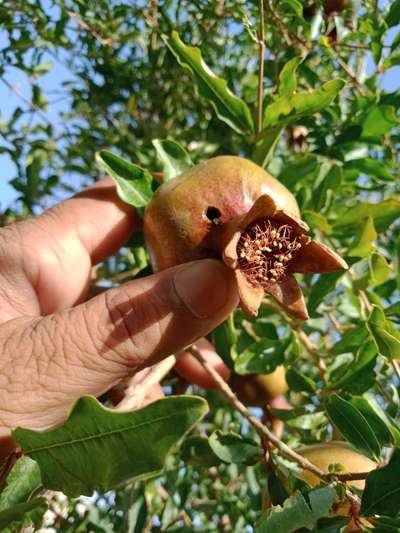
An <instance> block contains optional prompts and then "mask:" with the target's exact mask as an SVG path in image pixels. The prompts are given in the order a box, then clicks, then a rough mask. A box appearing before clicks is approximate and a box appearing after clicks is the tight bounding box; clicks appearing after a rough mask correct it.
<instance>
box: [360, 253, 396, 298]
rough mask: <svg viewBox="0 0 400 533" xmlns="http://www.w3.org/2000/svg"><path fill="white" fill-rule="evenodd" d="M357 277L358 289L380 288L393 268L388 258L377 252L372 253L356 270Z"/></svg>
mask: <svg viewBox="0 0 400 533" xmlns="http://www.w3.org/2000/svg"><path fill="white" fill-rule="evenodd" d="M355 270H356V271H358V272H357V274H358V275H357V277H356V278H355V279H354V286H355V287H356V289H366V288H367V287H378V286H379V285H382V283H385V281H386V280H387V279H388V277H389V276H390V274H391V273H392V267H391V266H390V265H389V263H388V262H387V260H386V258H385V257H384V256H383V255H382V254H379V253H377V252H374V253H372V254H371V255H370V256H369V257H368V258H367V259H366V260H365V261H364V262H363V263H360V264H359V265H358V267H356V268H355Z"/></svg>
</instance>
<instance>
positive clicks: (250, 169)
mask: <svg viewBox="0 0 400 533" xmlns="http://www.w3.org/2000/svg"><path fill="white" fill-rule="evenodd" d="M263 194H268V195H270V196H271V197H272V198H273V199H274V201H275V202H276V204H277V205H279V206H281V207H282V208H283V207H285V209H286V210H288V211H289V212H290V213H292V214H293V215H294V216H296V217H299V216H300V212H299V207H298V205H297V202H296V199H295V197H294V196H293V195H292V193H291V192H290V191H288V189H286V187H284V186H283V185H282V184H281V183H279V181H277V180H276V179H275V178H273V177H272V176H271V175H270V174H268V173H267V172H266V171H265V170H264V169H262V168H261V167H259V166H258V165H256V164H255V163H252V162H251V161H249V160H247V159H243V158H241V157H236V156H219V157H215V158H212V159H209V160H208V161H205V162H204V163H200V164H199V165H197V166H195V167H193V168H191V169H190V170H188V171H186V172H184V173H183V174H181V175H180V176H178V177H176V178H175V179H173V180H171V181H169V182H167V183H164V184H163V185H161V186H160V187H159V188H158V189H157V191H156V192H155V194H154V196H153V198H152V200H151V202H150V203H149V205H148V206H147V208H146V211H145V215H144V226H143V229H144V235H145V239H146V244H147V246H148V249H149V253H150V257H151V261H152V265H153V268H154V269H155V270H157V271H159V270H163V269H165V268H169V267H171V266H174V265H178V264H180V263H186V262H188V261H193V260H195V259H202V258H207V257H218V256H220V250H217V249H216V248H217V247H218V245H216V243H215V242H213V240H212V239H210V238H209V234H210V230H211V229H213V230H215V229H219V228H220V227H221V226H223V225H225V224H227V223H228V222H230V221H231V220H232V219H234V218H236V217H238V216H241V215H245V214H246V213H247V212H248V211H249V210H250V209H251V207H252V206H253V204H254V202H255V201H256V200H257V199H258V198H259V197H260V196H261V195H263ZM213 216H214V217H215V218H213Z"/></svg>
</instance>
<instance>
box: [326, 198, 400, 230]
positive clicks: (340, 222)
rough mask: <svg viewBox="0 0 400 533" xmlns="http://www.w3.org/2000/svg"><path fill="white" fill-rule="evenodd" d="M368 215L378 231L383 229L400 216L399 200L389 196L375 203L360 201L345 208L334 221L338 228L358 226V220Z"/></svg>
mask: <svg viewBox="0 0 400 533" xmlns="http://www.w3.org/2000/svg"><path fill="white" fill-rule="evenodd" d="M368 216H370V217H372V218H373V219H374V224H375V228H376V230H377V231H378V232H381V231H385V230H387V228H388V227H389V226H390V225H391V224H392V223H393V222H394V221H395V220H397V219H398V218H399V217H400V201H399V200H397V199H396V198H390V199H387V200H383V201H382V202H377V203H374V204H373V203H368V202H360V203H358V204H356V205H353V206H351V207H349V208H347V209H346V212H345V213H342V214H341V216H340V217H338V219H337V220H336V221H335V226H336V227H338V228H342V227H347V226H351V227H353V226H358V224H359V223H360V220H363V219H365V218H367V217H368Z"/></svg>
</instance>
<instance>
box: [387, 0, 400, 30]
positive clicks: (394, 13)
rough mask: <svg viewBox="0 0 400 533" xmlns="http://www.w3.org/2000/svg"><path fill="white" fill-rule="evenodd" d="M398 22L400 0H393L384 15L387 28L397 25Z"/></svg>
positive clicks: (399, 17)
mask: <svg viewBox="0 0 400 533" xmlns="http://www.w3.org/2000/svg"><path fill="white" fill-rule="evenodd" d="M399 23H400V0H395V1H394V2H393V3H392V4H391V5H390V9H389V13H388V14H387V15H386V24H387V25H388V26H389V28H392V27H393V26H397V24H399Z"/></svg>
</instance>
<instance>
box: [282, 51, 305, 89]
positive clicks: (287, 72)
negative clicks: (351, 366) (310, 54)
mask: <svg viewBox="0 0 400 533" xmlns="http://www.w3.org/2000/svg"><path fill="white" fill-rule="evenodd" d="M302 61H303V58H302V57H293V58H292V59H290V60H289V61H288V62H287V63H286V64H285V65H284V67H283V68H282V70H281V71H280V73H279V86H278V94H279V96H288V95H290V94H293V93H294V92H295V90H296V89H297V77H296V70H297V67H298V66H299V65H300V63H301V62H302Z"/></svg>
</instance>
